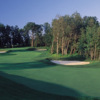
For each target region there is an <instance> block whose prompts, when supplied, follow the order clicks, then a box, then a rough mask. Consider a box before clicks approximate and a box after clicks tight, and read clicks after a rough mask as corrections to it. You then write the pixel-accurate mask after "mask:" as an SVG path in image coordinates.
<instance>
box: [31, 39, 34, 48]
mask: <svg viewBox="0 0 100 100" xmlns="http://www.w3.org/2000/svg"><path fill="white" fill-rule="evenodd" d="M33 40H34V39H33V37H32V41H31V47H33Z"/></svg>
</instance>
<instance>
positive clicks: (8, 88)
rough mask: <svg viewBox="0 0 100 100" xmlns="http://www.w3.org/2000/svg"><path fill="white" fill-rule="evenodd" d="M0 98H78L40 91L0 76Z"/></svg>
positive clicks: (75, 99)
mask: <svg viewBox="0 0 100 100" xmlns="http://www.w3.org/2000/svg"><path fill="white" fill-rule="evenodd" d="M0 99H1V100H78V99H77V98H74V97H69V96H59V95H53V94H49V93H44V92H40V91H37V90H34V89H31V88H29V87H27V86H25V85H22V84H18V83H16V82H14V81H12V80H10V79H7V78H5V77H3V76H0Z"/></svg>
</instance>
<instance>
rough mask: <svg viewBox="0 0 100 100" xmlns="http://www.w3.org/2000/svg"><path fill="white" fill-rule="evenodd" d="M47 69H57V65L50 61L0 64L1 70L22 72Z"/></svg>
mask: <svg viewBox="0 0 100 100" xmlns="http://www.w3.org/2000/svg"><path fill="white" fill-rule="evenodd" d="M47 67H56V64H54V63H51V62H50V61H49V60H46V59H45V60H39V61H33V62H24V63H0V70H21V69H34V68H47Z"/></svg>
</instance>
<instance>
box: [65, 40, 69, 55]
mask: <svg viewBox="0 0 100 100" xmlns="http://www.w3.org/2000/svg"><path fill="white" fill-rule="evenodd" d="M68 48H69V41H68V43H67V48H66V54H68Z"/></svg>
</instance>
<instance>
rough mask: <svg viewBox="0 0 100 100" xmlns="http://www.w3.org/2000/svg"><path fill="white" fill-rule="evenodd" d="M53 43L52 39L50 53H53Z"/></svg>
mask: <svg viewBox="0 0 100 100" xmlns="http://www.w3.org/2000/svg"><path fill="white" fill-rule="evenodd" d="M53 44H54V41H52V46H51V54H53V50H54V46H53Z"/></svg>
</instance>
